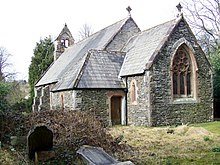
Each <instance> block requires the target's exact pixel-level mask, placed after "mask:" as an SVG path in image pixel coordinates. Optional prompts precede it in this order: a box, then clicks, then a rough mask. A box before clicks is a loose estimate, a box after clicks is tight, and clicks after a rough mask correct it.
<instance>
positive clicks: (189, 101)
mask: <svg viewBox="0 0 220 165" xmlns="http://www.w3.org/2000/svg"><path fill="white" fill-rule="evenodd" d="M172 103H173V104H195V103H199V100H198V99H195V98H175V99H173V102H172Z"/></svg>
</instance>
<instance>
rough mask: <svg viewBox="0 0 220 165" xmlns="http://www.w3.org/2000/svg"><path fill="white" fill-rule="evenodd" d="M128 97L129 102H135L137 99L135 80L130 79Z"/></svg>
mask: <svg viewBox="0 0 220 165" xmlns="http://www.w3.org/2000/svg"><path fill="white" fill-rule="evenodd" d="M130 91H131V92H130V99H131V103H136V101H137V89H136V83H135V81H134V80H133V81H131V86H130Z"/></svg>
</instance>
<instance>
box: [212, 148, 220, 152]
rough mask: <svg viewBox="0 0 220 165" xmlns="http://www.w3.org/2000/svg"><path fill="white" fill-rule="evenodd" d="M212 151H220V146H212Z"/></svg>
mask: <svg viewBox="0 0 220 165" xmlns="http://www.w3.org/2000/svg"><path fill="white" fill-rule="evenodd" d="M212 152H220V147H212Z"/></svg>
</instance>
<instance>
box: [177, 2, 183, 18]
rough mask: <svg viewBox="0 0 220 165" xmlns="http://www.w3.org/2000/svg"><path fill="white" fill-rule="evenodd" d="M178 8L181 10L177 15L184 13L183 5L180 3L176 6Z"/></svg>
mask: <svg viewBox="0 0 220 165" xmlns="http://www.w3.org/2000/svg"><path fill="white" fill-rule="evenodd" d="M176 8H177V10H178V12H179V14H178V15H177V16H181V15H182V14H183V13H182V8H183V7H182V5H181V4H180V3H179V4H178V5H177V6H176Z"/></svg>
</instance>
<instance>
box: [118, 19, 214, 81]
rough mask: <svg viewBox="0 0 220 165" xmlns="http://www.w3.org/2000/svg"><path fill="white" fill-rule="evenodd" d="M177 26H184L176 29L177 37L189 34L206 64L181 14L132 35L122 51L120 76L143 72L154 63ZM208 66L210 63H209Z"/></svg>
mask: <svg viewBox="0 0 220 165" xmlns="http://www.w3.org/2000/svg"><path fill="white" fill-rule="evenodd" d="M179 26H184V28H185V29H184V30H183V31H177V32H176V33H177V34H176V35H177V38H176V39H178V37H179V38H182V37H183V38H184V37H185V35H186V34H188V35H190V37H189V36H188V37H189V38H191V39H189V40H193V41H194V44H195V45H196V47H197V48H199V49H200V52H201V55H202V56H203V57H204V58H205V60H206V62H207V64H208V65H209V62H208V60H207V58H206V56H205V54H204V52H203V51H202V49H201V47H200V46H199V45H198V43H197V41H196V38H195V36H194V34H193V33H192V31H191V29H190V27H189V26H188V24H187V23H186V21H185V19H184V18H183V17H182V16H181V17H179V18H177V19H175V20H171V21H169V22H166V23H164V24H161V25H158V26H155V27H153V28H151V29H148V30H145V31H143V32H141V33H139V34H138V35H136V36H134V37H132V38H131V39H130V41H129V42H128V43H127V45H126V47H125V48H124V50H123V51H125V52H127V53H126V57H125V60H124V63H123V65H122V69H121V72H120V76H122V77H123V76H128V75H137V74H143V73H144V71H145V70H147V69H149V68H150V67H151V65H152V64H153V63H154V61H155V59H156V57H157V56H158V55H159V54H160V53H159V52H160V51H162V48H163V46H164V45H165V43H166V42H167V41H168V40H169V37H170V36H171V35H172V34H173V33H174V29H176V28H177V27H179ZM209 66H210V65H209Z"/></svg>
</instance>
